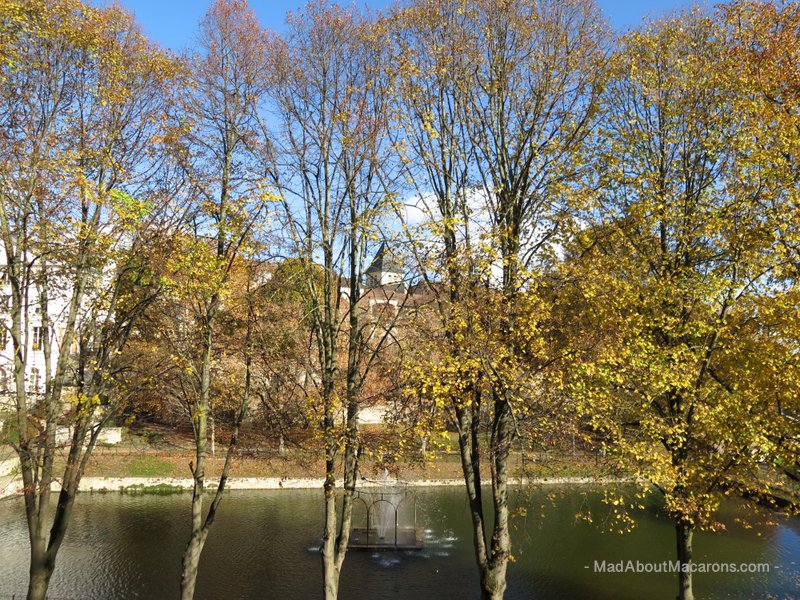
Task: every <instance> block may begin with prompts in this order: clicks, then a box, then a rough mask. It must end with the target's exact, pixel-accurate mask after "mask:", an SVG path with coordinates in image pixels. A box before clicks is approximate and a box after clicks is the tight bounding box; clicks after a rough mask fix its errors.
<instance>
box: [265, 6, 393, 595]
mask: <svg viewBox="0 0 800 600" xmlns="http://www.w3.org/2000/svg"><path fill="white" fill-rule="evenodd" d="M288 25H289V31H288V33H287V34H286V36H285V37H283V38H276V39H275V40H274V44H273V46H272V48H271V64H270V69H269V71H270V72H271V73H272V77H271V78H270V82H269V83H270V96H271V99H272V103H273V107H274V114H275V117H274V118H275V129H276V132H275V134H274V135H272V136H271V138H272V139H273V140H274V147H273V149H272V153H271V154H270V155H269V156H268V158H269V159H270V161H271V162H270V165H271V166H270V171H271V173H272V174H273V177H274V185H275V187H276V188H277V190H278V191H279V192H280V194H281V206H282V207H283V221H284V228H285V231H286V233H287V236H288V240H287V241H288V243H289V248H290V251H291V252H292V254H294V255H295V256H296V257H297V260H298V264H299V266H300V268H301V269H302V271H303V278H302V282H303V295H304V299H305V302H306V303H307V307H308V311H309V319H310V322H311V330H312V332H313V336H314V340H315V352H316V356H315V360H314V363H315V366H316V369H315V371H316V372H315V373H314V374H313V376H312V377H311V381H312V382H314V384H315V385H316V396H317V398H318V407H319V408H318V411H319V433H320V438H321V442H322V446H323V450H324V454H325V484H324V499H325V523H324V529H323V540H322V547H321V555H322V567H323V580H324V581H323V585H324V595H325V597H326V598H336V597H337V595H338V589H339V579H340V574H341V570H342V566H343V563H344V559H345V555H346V552H347V547H348V543H349V536H350V528H351V514H352V502H353V494H354V492H355V487H356V482H357V481H358V476H359V456H360V453H361V440H360V436H359V431H358V413H359V410H360V409H361V400H362V392H363V389H364V383H365V380H366V378H367V375H368V373H369V371H370V370H371V369H372V367H373V366H374V365H375V362H376V359H377V356H378V352H379V351H380V349H381V348H382V347H384V346H385V345H387V344H388V343H390V342H391V340H392V336H391V330H392V327H391V325H388V326H387V325H385V324H384V325H381V324H379V323H376V322H375V321H374V320H372V319H367V318H366V314H365V312H364V311H363V310H362V302H361V299H362V296H363V294H364V291H365V290H364V287H363V281H364V273H365V269H366V266H367V265H366V264H365V260H366V255H367V251H368V247H369V245H370V243H371V242H372V241H373V240H375V239H376V237H377V232H378V229H377V227H378V225H379V223H380V218H381V215H382V214H383V213H384V212H385V211H386V210H387V208H388V207H389V206H390V203H391V200H392V194H391V192H392V189H391V180H392V174H391V171H390V169H389V168H388V165H389V164H390V163H389V159H390V157H391V152H390V148H389V147H388V145H387V143H386V136H387V122H388V118H387V97H388V94H387V80H386V77H385V76H384V72H385V71H386V70H387V63H386V55H385V53H384V52H383V44H382V23H381V22H380V21H377V22H375V21H373V22H367V21H366V20H365V19H364V18H363V17H361V16H360V15H358V14H357V13H356V12H355V11H354V10H353V9H345V8H341V7H338V6H333V7H330V8H328V7H326V6H325V4H324V3H323V2H320V1H314V2H311V3H309V4H307V5H306V7H305V8H304V9H303V10H302V11H301V12H299V13H297V14H291V15H290V16H289V19H288ZM340 457H341V458H340ZM340 460H341V467H340ZM340 468H341V473H342V477H343V484H342V491H343V494H342V496H341V505H340V509H339V510H340V512H339V514H337V489H338V488H337V483H336V478H337V474H338V473H339V472H340Z"/></svg>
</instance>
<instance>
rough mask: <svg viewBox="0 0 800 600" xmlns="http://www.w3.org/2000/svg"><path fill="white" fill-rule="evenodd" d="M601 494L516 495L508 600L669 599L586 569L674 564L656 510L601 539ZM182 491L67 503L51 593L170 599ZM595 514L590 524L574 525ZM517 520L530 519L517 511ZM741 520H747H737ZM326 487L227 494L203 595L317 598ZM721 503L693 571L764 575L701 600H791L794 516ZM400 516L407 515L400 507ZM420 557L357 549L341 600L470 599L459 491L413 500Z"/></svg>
mask: <svg viewBox="0 0 800 600" xmlns="http://www.w3.org/2000/svg"><path fill="white" fill-rule="evenodd" d="M600 496H601V494H600V493H599V492H598V491H597V490H593V489H591V488H585V487H571V488H558V489H555V488H550V487H548V488H540V489H535V490H532V491H531V490H528V491H525V492H515V494H514V498H513V502H512V503H513V505H514V507H515V508H517V509H519V508H523V509H525V510H524V511H517V512H518V513H519V514H518V516H516V517H515V519H514V521H513V527H514V531H513V538H514V543H515V548H514V555H515V559H516V561H515V562H514V563H513V564H512V565H511V566H510V568H509V575H508V592H507V594H506V598H507V599H508V600H523V599H524V600H529V599H542V600H580V599H583V598H585V599H587V600H588V599H591V600H641V599H643V598H647V599H653V600H658V599H664V600H673V599H674V598H675V589H676V586H677V584H676V576H675V575H674V574H669V573H662V574H654V573H650V574H635V573H633V574H631V573H624V574H612V573H604V574H603V573H594V572H593V568H592V567H593V563H594V561H595V560H606V561H608V562H615V561H620V560H624V561H627V560H633V561H636V560H640V561H642V562H654V563H655V562H661V561H665V560H673V556H674V544H675V543H674V533H673V529H672V527H671V525H670V524H669V522H668V521H667V520H665V519H664V518H663V517H661V516H660V515H659V514H658V510H657V507H650V509H648V510H646V511H643V512H642V513H640V514H639V515H638V522H639V525H638V527H637V528H636V529H635V530H634V531H633V532H632V533H628V534H624V535H620V534H617V533H610V532H608V533H606V532H603V531H601V529H600V528H599V527H598V525H597V521H602V520H603V515H604V514H605V512H606V509H605V508H604V507H603V505H602V504H601V503H600V502H599V498H600ZM189 501H190V496H189V495H188V494H175V495H168V496H155V495H129V494H128V495H123V494H116V493H109V494H84V495H81V496H79V498H78V500H77V501H76V508H75V514H74V519H73V522H72V523H71V525H70V528H69V531H68V533H67V536H66V539H65V542H64V545H63V548H62V551H61V553H60V554H59V558H58V566H57V568H56V572H55V574H54V576H53V581H52V585H51V595H52V597H54V598H75V599H81V600H109V599H129V598H130V599H134V598H142V599H148V600H159V599H162V598H164V599H172V598H176V597H177V595H178V581H179V578H180V576H179V573H180V559H181V553H182V551H183V547H184V545H185V543H186V539H187V537H188V533H189ZM587 507H589V508H591V509H592V511H593V513H594V516H595V524H591V525H590V524H588V523H585V522H582V521H577V520H576V519H575V514H576V513H577V512H579V511H580V510H581V509H582V508H583V509H585V508H587ZM22 511H23V506H22V502H21V500H20V499H18V498H15V499H10V500H8V499H7V500H4V501H2V502H0V598H10V597H11V596H12V594H17V597H19V594H24V591H25V589H26V581H27V569H28V556H27V552H28V550H27V543H28V542H27V533H26V529H25V525H24V517H23V512H22ZM522 512H525V513H526V514H525V516H520V515H521V513H522ZM738 516H742V515H738ZM321 517H322V492H321V491H316V490H275V491H251V492H244V491H235V492H230V493H229V494H227V496H226V497H225V499H224V500H223V503H222V505H221V508H220V513H219V515H218V518H217V521H216V523H215V524H214V526H213V528H212V530H211V533H210V535H209V538H208V542H207V544H206V549H205V551H204V553H203V557H202V561H201V566H200V575H199V578H198V585H197V594H196V598H197V599H198V600H228V599H231V600H233V599H253V600H261V599H265V598H276V599H280V600H306V599H308V598H318V597H320V595H321V594H320V590H321V586H322V583H321V575H320V559H319V554H318V552H317V549H318V547H319V534H320V528H321V525H320V523H321ZM736 517H737V509H736V507H735V506H733V505H730V506H727V507H726V510H725V511H724V515H723V519H724V521H725V522H726V523H727V524H728V529H727V531H725V532H724V533H716V534H712V533H700V534H698V535H696V537H695V559H696V560H697V561H700V562H712V561H713V562H736V563H740V562H755V563H768V564H770V565H771V567H772V568H771V572H770V573H769V574H736V575H731V574H697V575H695V590H696V596H697V598H698V599H711V600H718V599H733V600H744V599H747V598H753V599H758V600H762V599H766V598H775V599H781V600H792V599H796V600H800V591H799V590H800V519H796V518H795V519H789V520H784V521H783V522H782V523H780V524H761V525H756V526H754V527H753V528H745V527H742V526H741V525H738V524H737V523H736V522H735V518H736ZM404 518H407V519H411V518H413V512H410V511H406V515H405V517H404ZM417 519H418V524H419V525H420V526H421V527H423V528H424V529H425V530H426V543H425V547H424V549H423V550H422V551H418V552H417V551H403V552H364V551H362V552H356V551H351V552H350V553H348V556H347V558H346V560H345V566H344V572H343V575H342V582H341V592H342V593H341V596H340V597H341V598H342V599H343V600H354V599H376V600H378V599H386V600H390V599H391V600H427V599H430V600H434V599H436V600H439V599H450V598H453V599H455V598H458V599H461V598H465V599H470V598H475V599H477V598H479V593H478V591H477V590H478V587H477V584H478V578H477V574H476V569H475V565H474V555H473V551H472V545H471V541H470V539H471V538H470V535H471V530H470V526H469V516H468V512H467V506H466V502H465V500H464V493H463V491H462V489H461V488H459V487H454V488H428V489H422V490H419V491H418V495H417Z"/></svg>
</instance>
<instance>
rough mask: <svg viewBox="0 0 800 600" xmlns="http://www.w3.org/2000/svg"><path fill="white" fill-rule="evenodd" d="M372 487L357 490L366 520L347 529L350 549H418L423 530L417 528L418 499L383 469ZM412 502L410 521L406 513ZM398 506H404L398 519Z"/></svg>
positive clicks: (399, 508) (399, 507)
mask: <svg viewBox="0 0 800 600" xmlns="http://www.w3.org/2000/svg"><path fill="white" fill-rule="evenodd" d="M374 483H376V484H377V485H376V486H375V487H372V488H362V489H360V490H356V498H355V499H356V500H360V501H361V503H362V505H363V507H364V511H365V520H366V523H365V524H364V526H361V527H353V528H352V529H351V530H350V544H349V546H350V548H352V549H354V550H417V549H420V548H422V543H423V538H424V536H423V531H422V529H420V528H418V527H417V500H416V497H415V496H414V494H412V493H411V492H410V490H409V489H408V486H407V485H404V484H400V483H398V482H397V481H396V480H392V479H390V477H389V472H388V471H387V470H385V469H384V472H383V475H382V476H381V478H380V479H379V480H378V481H376V482H374ZM411 503H413V524H410V523H409V524H407V523H406V521H411V518H410V515H406V514H405V513H408V512H409V510H410V509H411V506H410V505H411ZM401 509H405V512H404V514H403V515H402V517H403V518H402V519H401Z"/></svg>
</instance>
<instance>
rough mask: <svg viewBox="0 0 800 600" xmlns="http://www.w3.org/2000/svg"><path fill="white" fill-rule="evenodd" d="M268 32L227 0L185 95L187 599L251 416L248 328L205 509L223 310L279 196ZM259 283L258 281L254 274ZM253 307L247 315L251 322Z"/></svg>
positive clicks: (181, 258)
mask: <svg viewBox="0 0 800 600" xmlns="http://www.w3.org/2000/svg"><path fill="white" fill-rule="evenodd" d="M264 42H265V37H264V34H263V31H262V30H261V28H260V26H259V24H258V21H257V20H256V17H255V15H254V14H253V12H252V11H251V10H250V9H249V8H248V6H247V3H246V2H245V1H244V0H218V1H217V2H215V3H214V4H213V5H212V6H211V8H210V9H209V11H208V13H207V14H206V16H205V18H204V19H203V21H202V23H201V27H200V46H201V49H202V52H201V53H198V54H196V55H194V56H191V57H190V59H189V61H190V73H189V76H188V77H189V79H188V81H187V91H186V93H185V94H184V96H183V97H182V112H181V118H182V123H181V133H180V134H179V135H180V136H181V137H180V138H179V140H178V149H179V152H180V153H181V154H180V155H181V162H182V166H183V168H184V171H185V173H186V176H187V178H188V179H189V181H190V182H191V189H190V192H189V193H190V194H192V196H193V201H194V211H193V213H192V215H191V216H192V220H191V222H190V223H188V224H187V225H188V227H187V229H186V230H185V231H184V232H183V234H182V236H180V240H181V242H180V243H181V245H182V251H181V252H180V253H178V254H176V260H177V261H178V264H175V265H174V268H173V271H174V272H175V273H176V274H177V275H176V277H179V278H181V279H182V280H183V281H182V284H181V285H180V286H177V285H173V286H172V290H173V293H175V294H176V295H177V296H179V297H180V298H182V299H183V300H184V301H185V302H186V303H187V304H188V305H189V306H190V307H191V308H190V315H191V317H192V322H191V324H186V328H187V333H188V335H189V338H190V341H189V344H188V345H186V346H184V349H185V350H186V351H187V352H186V354H183V355H182V356H181V357H180V359H181V362H182V364H183V366H184V367H185V368H184V370H183V373H184V375H185V376H186V378H187V380H188V381H187V384H188V386H189V389H190V390H192V393H191V396H190V401H189V404H190V417H191V421H192V427H193V432H194V438H195V459H194V461H193V462H192V463H190V465H189V466H190V469H191V471H192V478H193V480H194V485H193V492H192V521H191V522H192V531H191V535H190V538H189V543H188V545H187V547H186V551H185V552H184V555H183V560H182V570H181V597H182V598H184V599H189V598H192V597H193V596H194V591H195V583H196V579H197V568H198V564H199V561H200V554H201V552H202V551H203V547H204V545H205V541H206V539H207V537H208V533H209V531H210V528H211V526H212V524H213V523H214V519H215V517H216V511H217V508H218V507H219V504H220V502H221V500H222V495H223V492H224V489H225V485H226V481H227V477H228V473H229V471H230V467H231V460H232V455H233V453H234V451H235V448H236V444H237V441H238V431H239V425H240V424H241V422H242V420H243V419H244V417H245V414H246V410H247V406H248V400H249V389H250V374H249V365H250V360H251V359H250V351H249V345H250V333H251V326H250V325H248V326H247V332H248V334H247V340H246V341H245V344H244V353H245V365H246V367H247V368H246V369H245V374H244V377H245V385H244V386H243V388H242V390H243V391H242V394H241V397H240V399H239V410H238V411H237V418H236V423H235V425H234V428H233V433H232V436H231V439H230V443H229V445H228V454H227V457H226V461H225V466H224V467H223V472H222V475H221V476H220V479H219V483H218V485H217V490H216V494H215V495H214V498H213V499H212V501H211V505H210V507H209V510H208V512H207V513H206V514H205V515H204V514H203V513H204V511H203V494H204V489H205V466H206V456H207V453H208V441H209V440H208V438H209V419H210V418H211V408H212V397H211V393H212V376H213V371H212V366H213V363H214V341H215V338H216V336H217V335H218V332H217V320H218V318H219V313H220V311H221V310H222V308H223V306H224V304H225V303H226V302H229V301H231V292H232V289H234V288H232V286H233V285H235V283H234V282H233V281H232V274H233V272H234V269H235V266H236V264H237V261H238V260H239V259H240V257H242V256H249V258H250V259H251V260H252V259H255V258H256V257H257V254H258V252H259V250H258V246H257V245H256V244H255V243H254V240H255V239H256V233H257V231H256V229H258V228H260V227H261V225H262V219H263V216H264V210H265V207H266V202H267V200H268V198H269V193H268V191H267V189H266V188H265V187H264V186H263V184H264V183H265V182H264V178H263V176H262V175H261V174H260V171H259V169H258V168H257V162H255V160H254V155H255V154H254V151H255V146H254V145H255V143H256V134H257V118H256V117H257V111H258V108H259V104H260V102H261V101H262V98H263V93H264V87H263V85H262V83H261V77H262V73H263V70H264V68H265V66H266V65H265V59H266V56H265V46H264ZM246 281H247V282H248V285H247V287H246V289H248V290H249V289H250V281H251V280H250V279H249V278H246ZM248 314H249V310H248V311H245V315H246V316H245V317H244V319H245V320H246V321H247V322H248V323H250V317H249V316H247V315H248Z"/></svg>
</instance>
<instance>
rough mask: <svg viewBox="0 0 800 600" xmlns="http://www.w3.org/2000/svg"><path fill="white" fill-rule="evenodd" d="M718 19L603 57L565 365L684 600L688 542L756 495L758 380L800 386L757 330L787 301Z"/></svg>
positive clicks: (660, 30) (668, 28)
mask: <svg viewBox="0 0 800 600" xmlns="http://www.w3.org/2000/svg"><path fill="white" fill-rule="evenodd" d="M718 17H719V15H717V14H713V15H711V14H704V13H702V12H691V13H683V14H682V15H680V16H679V17H676V18H674V19H669V20H664V21H661V22H658V23H654V24H651V25H649V26H647V27H644V28H642V29H640V30H638V31H634V32H631V33H629V34H628V35H627V36H625V38H624V39H623V41H622V44H621V47H620V50H619V52H618V53H617V55H616V56H615V58H614V61H613V69H612V77H611V80H610V82H609V84H608V86H607V89H606V92H605V94H604V98H603V108H604V112H603V121H602V126H601V129H600V131H599V133H598V136H597V142H598V145H599V146H598V155H597V156H596V158H595V160H594V162H595V164H596V165H598V169H597V171H596V173H595V180H594V186H595V187H594V188H593V189H596V190H598V192H597V199H598V202H597V203H596V204H593V205H592V206H591V208H590V210H589V211H588V212H587V213H586V214H585V215H584V218H585V220H584V223H585V224H587V225H588V224H591V225H592V227H589V228H588V229H587V230H585V231H584V232H583V233H582V234H581V235H585V236H586V238H585V239H586V240H590V243H588V244H587V245H586V247H585V248H584V254H583V255H582V258H581V259H580V260H579V261H578V262H579V263H581V264H582V265H583V266H584V267H586V270H585V271H583V272H582V276H581V277H580V278H578V279H579V280H582V281H583V284H582V290H583V293H584V294H585V299H586V305H587V306H588V307H589V308H588V310H587V311H586V313H585V315H584V318H585V320H584V323H585V331H587V332H592V334H591V335H594V336H597V339H596V340H595V343H594V344H592V345H591V346H590V348H591V351H590V352H589V353H588V354H584V355H582V356H581V360H579V361H578V362H577V363H575V364H573V365H571V367H572V376H574V377H575V381H574V383H575V386H574V388H573V391H574V393H575V394H576V395H577V396H578V397H579V398H580V400H581V404H582V406H583V411H584V414H586V416H587V418H588V421H589V423H590V424H591V426H592V427H593V428H594V430H595V436H596V441H598V443H599V444H600V445H601V446H602V448H603V449H604V450H606V451H608V452H609V453H611V455H612V456H613V457H614V458H615V459H617V460H618V461H619V464H620V465H621V466H623V467H624V468H626V469H627V470H628V471H629V472H630V473H631V474H632V475H634V476H638V477H641V478H643V479H645V480H647V481H648V482H650V483H652V485H653V486H654V487H655V488H656V489H657V490H658V491H659V492H660V493H661V494H662V495H663V498H664V502H665V509H666V511H667V513H668V514H669V515H670V517H671V518H672V520H673V522H674V526H675V534H676V551H677V558H678V561H679V563H680V566H681V569H680V571H679V576H678V579H679V587H678V597H679V598H680V599H681V600H689V599H691V598H693V591H692V554H693V543H692V539H693V534H694V532H695V530H696V529H698V528H702V527H711V528H713V527H715V526H716V523H715V519H714V514H715V511H716V509H717V507H718V505H719V501H720V497H721V495H722V493H730V492H732V491H738V492H740V493H742V494H748V495H752V494H753V493H755V494H757V495H765V494H766V492H767V490H766V489H765V485H764V483H763V473H762V466H761V465H762V463H764V462H766V463H769V462H771V459H772V458H774V457H775V456H776V451H777V449H778V444H777V439H776V438H775V437H771V436H770V435H769V432H770V429H771V428H773V427H774V426H775V424H776V423H778V422H780V421H781V420H782V419H781V417H780V416H779V414H778V410H777V406H776V403H775V402H773V401H772V400H771V399H768V398H767V396H765V394H764V392H765V390H766V389H770V388H772V389H775V388H776V381H775V379H774V378H773V377H770V373H769V371H768V370H769V369H773V368H775V365H777V364H782V365H783V368H784V369H785V370H784V372H783V375H784V376H786V377H787V379H786V380H784V383H787V382H789V381H791V380H792V379H793V378H794V377H795V376H796V374H797V369H796V366H795V365H793V363H794V359H793V358H792V354H793V350H792V347H791V344H788V345H787V340H786V339H784V340H783V341H781V340H780V336H779V335H775V331H774V326H773V325H772V324H771V323H770V321H772V320H774V316H775V309H776V308H778V307H779V306H780V304H781V302H783V301H784V300H785V297H784V298H782V293H780V290H779V289H777V288H775V287H774V285H773V283H774V281H775V280H774V275H775V274H776V273H777V272H778V271H777V269H778V268H779V263H780V260H778V258H779V253H778V252H776V249H777V246H776V239H777V238H776V235H775V234H776V223H775V221H774V220H773V218H772V216H771V215H770V212H769V211H768V210H765V203H764V202H763V196H762V194H763V192H764V191H765V189H766V188H765V187H764V186H763V185H762V183H763V181H762V180H761V176H760V174H759V173H758V172H757V170H756V169H754V168H753V167H752V165H748V162H749V161H750V159H751V158H752V148H753V143H752V142H753V138H752V136H751V131H750V130H749V128H748V127H747V126H746V123H745V121H744V120H743V113H742V112H741V111H739V110H736V107H737V106H738V104H739V102H740V100H741V99H742V93H743V91H744V90H743V89H742V88H741V87H740V86H738V85H737V84H736V83H735V78H733V77H732V76H731V74H732V73H734V72H735V71H736V70H737V69H738V68H739V65H738V61H736V60H735V59H734V55H733V54H732V53H731V52H730V44H729V40H728V36H727V34H726V32H725V26H724V24H721V23H722V21H723V20H722V19H719V18H718ZM745 95H746V93H745ZM601 332H603V333H601ZM762 353H763V354H762ZM764 369H767V371H765V370H764ZM756 382H758V383H756ZM789 389H796V382H794V383H791V384H790V387H789Z"/></svg>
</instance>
